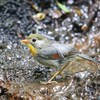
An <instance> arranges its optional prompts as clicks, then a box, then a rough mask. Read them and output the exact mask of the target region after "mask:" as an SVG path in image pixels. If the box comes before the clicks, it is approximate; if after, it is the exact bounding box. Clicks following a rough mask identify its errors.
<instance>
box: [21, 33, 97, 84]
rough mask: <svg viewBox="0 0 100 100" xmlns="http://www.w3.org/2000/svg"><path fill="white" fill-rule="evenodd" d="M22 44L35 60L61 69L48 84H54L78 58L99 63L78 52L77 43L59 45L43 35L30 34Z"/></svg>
mask: <svg viewBox="0 0 100 100" xmlns="http://www.w3.org/2000/svg"><path fill="white" fill-rule="evenodd" d="M21 43H24V44H25V45H26V46H27V47H28V48H29V50H30V52H31V54H32V55H33V57H34V59H35V60H37V61H38V62H39V63H41V64H43V65H45V66H49V67H55V68H60V70H58V71H57V72H56V73H55V74H54V75H53V76H52V77H51V78H50V79H49V80H48V81H47V83H50V82H52V80H53V79H54V78H55V77H56V76H57V75H59V74H61V72H62V71H63V70H64V69H65V68H66V67H67V65H68V64H69V62H71V61H72V59H74V58H75V57H76V56H78V57H81V58H84V59H87V60H89V61H93V62H96V63H98V61H97V60H95V59H93V58H92V57H90V56H88V55H86V54H83V53H80V52H78V51H76V49H75V43H71V44H66V43H59V42H57V41H54V40H51V39H49V38H47V37H45V36H44V35H42V34H30V35H29V36H28V37H27V38H26V39H23V40H21Z"/></svg>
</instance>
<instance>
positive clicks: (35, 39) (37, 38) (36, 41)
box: [22, 34, 45, 49]
mask: <svg viewBox="0 0 100 100" xmlns="http://www.w3.org/2000/svg"><path fill="white" fill-rule="evenodd" d="M22 43H24V44H31V45H32V46H34V47H35V48H37V49H38V48H41V47H42V46H43V45H44V43H45V37H44V36H42V35H40V34H30V35H29V36H28V37H27V38H26V39H24V40H22Z"/></svg>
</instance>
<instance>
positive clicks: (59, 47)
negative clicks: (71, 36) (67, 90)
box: [38, 43, 74, 59]
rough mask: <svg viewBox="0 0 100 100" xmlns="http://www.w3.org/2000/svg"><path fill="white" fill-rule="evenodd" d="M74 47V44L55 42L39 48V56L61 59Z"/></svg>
mask: <svg viewBox="0 0 100 100" xmlns="http://www.w3.org/2000/svg"><path fill="white" fill-rule="evenodd" d="M73 49H74V44H58V43H54V44H52V45H50V46H46V47H44V48H42V49H39V50H38V56H41V57H42V58H45V59H60V58H64V56H66V55H68V54H69V53H70V52H72V50H73Z"/></svg>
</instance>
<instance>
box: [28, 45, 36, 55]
mask: <svg viewBox="0 0 100 100" xmlns="http://www.w3.org/2000/svg"><path fill="white" fill-rule="evenodd" d="M26 45H27V46H28V48H29V49H30V52H31V53H32V55H33V56H35V55H36V54H37V53H38V52H37V49H36V48H34V46H32V45H31V44H26Z"/></svg>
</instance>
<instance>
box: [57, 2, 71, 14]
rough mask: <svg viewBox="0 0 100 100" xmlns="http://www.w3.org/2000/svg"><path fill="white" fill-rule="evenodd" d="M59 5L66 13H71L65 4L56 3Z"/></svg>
mask: <svg viewBox="0 0 100 100" xmlns="http://www.w3.org/2000/svg"><path fill="white" fill-rule="evenodd" d="M56 3H57V5H58V6H59V7H60V8H61V9H62V10H63V11H64V12H66V13H70V12H71V11H70V10H69V9H68V8H67V7H66V6H65V5H63V4H61V3H60V2H58V1H56Z"/></svg>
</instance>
